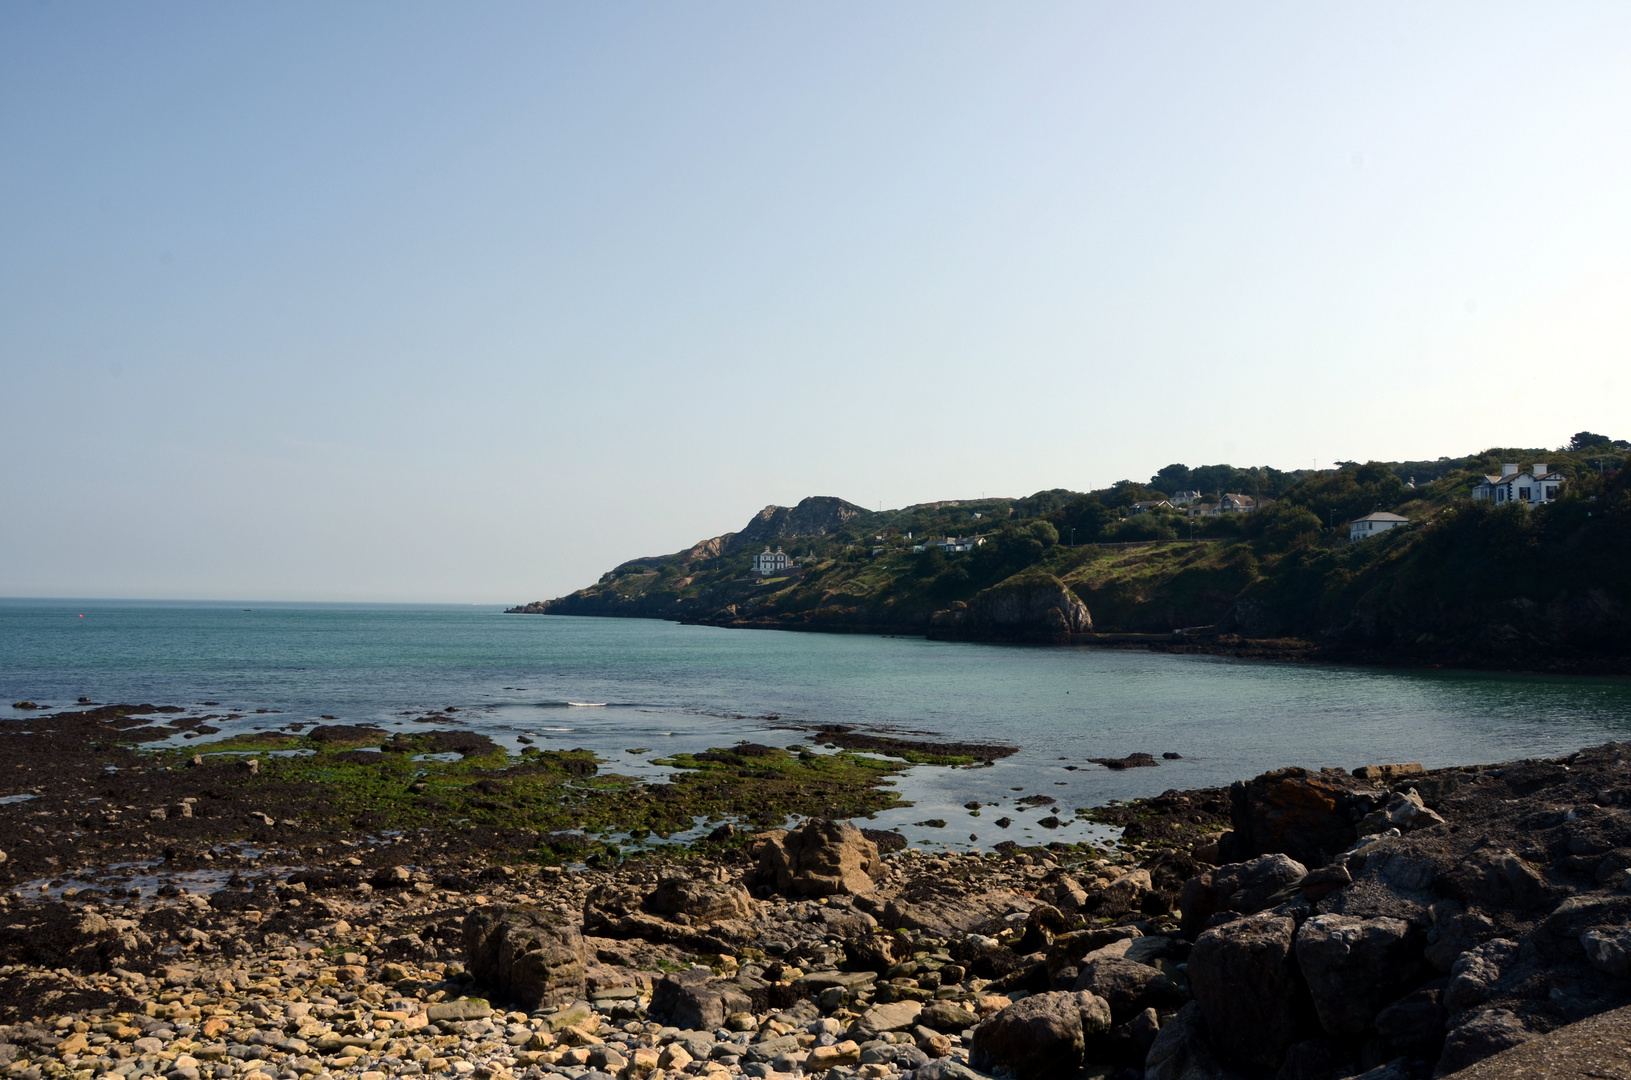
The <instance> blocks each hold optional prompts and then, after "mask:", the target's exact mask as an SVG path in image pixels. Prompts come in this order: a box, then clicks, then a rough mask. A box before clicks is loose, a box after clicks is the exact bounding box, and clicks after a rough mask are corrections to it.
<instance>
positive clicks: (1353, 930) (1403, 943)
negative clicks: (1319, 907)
mask: <svg viewBox="0 0 1631 1080" xmlns="http://www.w3.org/2000/svg"><path fill="white" fill-rule="evenodd" d="M1410 960H1411V956H1410V924H1409V923H1407V922H1404V921H1402V920H1400V919H1356V918H1354V917H1353V916H1351V915H1317V916H1315V917H1314V918H1312V919H1309V920H1308V921H1307V922H1305V923H1303V925H1302V927H1301V929H1299V930H1298V931H1297V966H1298V967H1299V968H1301V969H1302V973H1303V978H1304V979H1305V980H1306V981H1307V983H1308V992H1309V995H1310V996H1311V997H1313V999H1314V1012H1315V1013H1316V1014H1317V1015H1318V1016H1319V1021H1320V1026H1321V1027H1323V1028H1324V1029H1325V1030H1326V1031H1328V1032H1330V1033H1331V1034H1332V1035H1358V1034H1361V1033H1362V1032H1364V1031H1365V1030H1366V1029H1368V1028H1369V1027H1370V1026H1371V1019H1372V1018H1373V1017H1374V1016H1375V1015H1376V1012H1377V1010H1378V1009H1380V1008H1381V1007H1382V1006H1383V1005H1384V1004H1386V1003H1387V1002H1388V1001H1389V1000H1390V999H1391V998H1393V997H1394V996H1395V993H1396V991H1397V989H1398V988H1399V987H1400V985H1401V984H1402V983H1404V982H1405V981H1406V979H1407V978H1408V977H1409V975H1410V974H1411V972H1410V970H1409V968H1410V967H1411V966H1412V965H1411V964H1410Z"/></svg>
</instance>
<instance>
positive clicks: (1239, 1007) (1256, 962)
mask: <svg viewBox="0 0 1631 1080" xmlns="http://www.w3.org/2000/svg"><path fill="white" fill-rule="evenodd" d="M1296 932H1297V923H1296V921H1295V920H1293V919H1291V918H1289V917H1286V916H1280V915H1274V914H1272V913H1268V912H1265V913H1262V914H1258V915H1250V916H1247V917H1246V918H1243V919H1237V920H1236V921H1234V922H1229V923H1224V924H1223V925H1222V926H1215V927H1213V928H1212V929H1210V930H1208V931H1206V933H1204V934H1202V935H1201V936H1200V938H1199V940H1197V941H1196V942H1195V948H1194V950H1193V951H1192V952H1191V953H1190V954H1189V987H1190V990H1191V992H1192V993H1193V994H1194V995H1195V1002H1196V1004H1197V1005H1199V1006H1200V1010H1201V1013H1202V1015H1204V1016H1205V1018H1206V1026H1207V1029H1208V1030H1209V1031H1210V1032H1211V1037H1212V1046H1213V1049H1214V1050H1216V1051H1217V1053H1218V1055H1219V1057H1221V1058H1222V1059H1223V1060H1225V1061H1227V1062H1231V1063H1233V1064H1236V1065H1240V1066H1244V1067H1246V1068H1249V1069H1264V1070H1266V1069H1272V1068H1274V1067H1275V1066H1277V1065H1278V1064H1279V1062H1280V1057H1281V1055H1282V1054H1283V1053H1284V1052H1285V1049H1286V1047H1287V1046H1289V1045H1290V1044H1291V1043H1292V1041H1293V1040H1294V1039H1295V1037H1296V1035H1297V1032H1298V1028H1299V1026H1300V1021H1301V1019H1302V1017H1303V1016H1304V1015H1306V1013H1307V1010H1308V992H1307V990H1306V989H1305V988H1304V987H1303V985H1302V979H1301V976H1300V974H1299V972H1298V971H1297V965H1296V961H1295V958H1294V956H1293V951H1292V950H1293V943H1294V941H1295V935H1296Z"/></svg>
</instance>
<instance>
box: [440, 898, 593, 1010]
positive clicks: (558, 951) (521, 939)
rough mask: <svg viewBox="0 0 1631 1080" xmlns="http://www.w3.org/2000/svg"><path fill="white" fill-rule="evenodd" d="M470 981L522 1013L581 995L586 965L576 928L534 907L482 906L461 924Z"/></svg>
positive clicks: (585, 954) (576, 925) (571, 923)
mask: <svg viewBox="0 0 1631 1080" xmlns="http://www.w3.org/2000/svg"><path fill="white" fill-rule="evenodd" d="M464 942H465V952H466V954H467V955H468V956H469V958H470V970H471V972H472V973H473V974H475V976H476V978H477V979H479V980H481V981H482V982H483V983H485V984H487V985H488V986H492V987H495V988H497V989H498V990H499V992H501V993H502V994H504V995H505V996H506V997H507V998H509V999H510V1000H512V1001H514V1002H515V1003H517V1004H518V1005H520V1006H521V1007H522V1008H525V1009H538V1008H542V1007H544V1006H546V1005H559V1004H562V1003H565V1002H572V1001H576V1000H577V999H578V998H580V997H582V996H583V991H584V975H585V970H586V966H587V963H588V955H587V951H586V949H585V948H584V943H583V934H582V933H581V932H580V931H579V929H578V924H577V923H576V922H575V921H573V920H569V919H564V918H562V917H561V916H560V915H558V914H555V913H551V912H544V911H540V910H537V909H535V908H505V907H488V908H482V909H480V910H478V911H473V912H471V913H470V915H469V917H468V918H466V919H465V922H464Z"/></svg>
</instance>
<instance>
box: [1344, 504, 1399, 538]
mask: <svg viewBox="0 0 1631 1080" xmlns="http://www.w3.org/2000/svg"><path fill="white" fill-rule="evenodd" d="M1408 524H1410V519H1409V518H1407V517H1400V516H1399V515H1398V514H1389V513H1387V512H1386V511H1384V510H1378V511H1377V512H1376V513H1374V514H1366V515H1365V516H1364V517H1362V518H1355V519H1354V520H1352V521H1350V522H1348V540H1349V542H1350V543H1351V542H1353V541H1355V540H1364V539H1367V538H1368V537H1372V536H1375V535H1376V534H1377V533H1385V532H1387V531H1388V530H1389V529H1392V528H1396V527H1398V526H1400V525H1408Z"/></svg>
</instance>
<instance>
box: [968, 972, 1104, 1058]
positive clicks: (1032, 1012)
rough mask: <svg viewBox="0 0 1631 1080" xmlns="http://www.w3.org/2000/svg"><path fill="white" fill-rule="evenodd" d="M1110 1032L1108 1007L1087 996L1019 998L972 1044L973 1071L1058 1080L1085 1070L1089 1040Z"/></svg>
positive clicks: (982, 1027)
mask: <svg viewBox="0 0 1631 1080" xmlns="http://www.w3.org/2000/svg"><path fill="white" fill-rule="evenodd" d="M1109 1029H1110V1005H1109V1003H1108V1002H1106V1001H1105V1000H1104V999H1103V998H1101V997H1098V996H1096V995H1094V994H1089V993H1086V992H1082V993H1072V992H1064V991H1054V992H1049V993H1043V994H1033V995H1031V996H1030V997H1026V998H1021V999H1020V1000H1019V1001H1016V1002H1014V1003H1013V1004H1012V1005H1010V1006H1008V1007H1007V1008H1005V1009H1003V1010H1002V1011H1000V1012H998V1013H996V1014H995V1015H993V1016H990V1017H988V1018H986V1019H985V1020H982V1021H981V1022H980V1024H979V1026H978V1027H976V1028H975V1029H974V1034H973V1037H972V1039H971V1040H970V1046H969V1059H968V1063H969V1065H970V1066H971V1067H973V1068H975V1069H977V1070H979V1071H981V1072H987V1073H990V1074H992V1075H993V1076H998V1077H1014V1078H1016V1080H1055V1078H1063V1077H1068V1076H1072V1075H1074V1074H1075V1073H1076V1071H1077V1070H1079V1069H1080V1068H1081V1067H1082V1060H1083V1055H1084V1053H1085V1052H1086V1046H1087V1042H1086V1040H1087V1039H1088V1038H1092V1037H1095V1036H1098V1035H1102V1034H1104V1033H1105V1032H1106V1031H1108V1030H1109Z"/></svg>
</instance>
